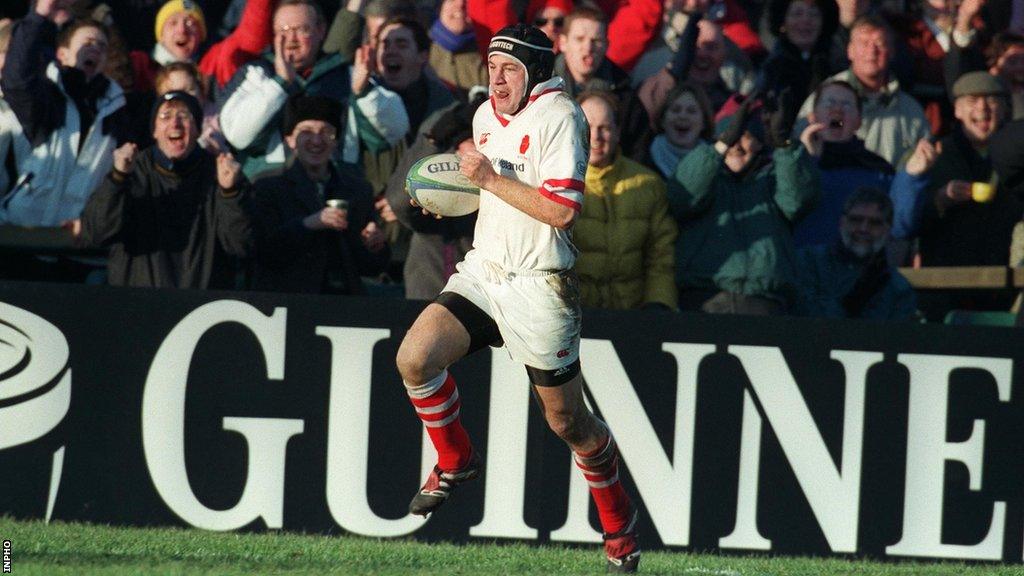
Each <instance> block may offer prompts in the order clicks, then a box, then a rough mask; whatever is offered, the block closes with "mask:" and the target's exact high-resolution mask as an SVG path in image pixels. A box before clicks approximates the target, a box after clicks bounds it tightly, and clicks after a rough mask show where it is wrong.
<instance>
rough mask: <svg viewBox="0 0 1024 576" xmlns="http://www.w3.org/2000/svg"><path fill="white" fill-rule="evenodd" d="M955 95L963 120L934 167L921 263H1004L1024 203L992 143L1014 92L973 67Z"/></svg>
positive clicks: (959, 117)
mask: <svg viewBox="0 0 1024 576" xmlns="http://www.w3.org/2000/svg"><path fill="white" fill-rule="evenodd" d="M953 96H954V98H956V100H955V101H954V113H955V115H956V119H957V123H956V125H955V126H954V127H953V131H952V133H950V135H949V136H947V137H945V138H943V139H942V141H941V143H940V144H941V149H942V152H941V153H940V154H939V157H938V159H937V160H936V161H935V165H934V166H933V167H932V169H931V171H930V172H929V177H930V179H931V184H930V186H931V188H930V189H931V190H933V191H934V192H933V194H932V195H931V196H930V198H929V199H928V201H927V202H925V203H924V206H923V210H924V211H923V214H922V216H921V229H920V236H921V263H922V264H924V265H925V266H983V265H999V266H1002V265H1005V264H1006V262H1007V260H1008V249H1009V246H1010V234H1011V231H1012V230H1013V226H1014V224H1016V223H1017V221H1018V220H1020V217H1021V212H1022V206H1021V204H1020V203H1019V202H1018V201H1017V200H1016V199H1015V198H1014V197H1013V195H1012V194H1010V193H1008V192H1007V191H1005V190H1004V187H1005V186H1004V185H1003V184H1002V183H1001V182H999V181H998V180H997V179H996V178H994V171H993V168H992V162H991V159H990V158H989V155H988V145H989V141H990V140H991V138H992V136H993V135H994V134H995V133H996V132H997V131H998V130H999V128H1000V127H1002V125H1003V124H1004V123H1005V122H1006V119H1007V117H1008V112H1009V104H1008V100H1007V97H1008V92H1007V90H1006V86H1005V85H1004V84H1003V82H1002V81H1001V80H1000V79H999V78H996V77H995V76H992V75H991V74H989V73H988V72H969V73H967V74H964V75H963V76H962V77H960V79H959V80H957V81H956V84H954V85H953ZM1017 145H1018V146H1019V145H1020V143H1019V142H1018V144H1017Z"/></svg>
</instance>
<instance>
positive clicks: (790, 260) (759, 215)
mask: <svg viewBox="0 0 1024 576" xmlns="http://www.w3.org/2000/svg"><path fill="white" fill-rule="evenodd" d="M773 160H774V161H773V162H772V163H770V164H768V165H766V166H764V167H762V168H760V169H758V170H755V171H753V172H750V173H747V174H745V175H744V176H743V177H742V178H738V177H737V176H736V175H734V174H733V173H732V172H730V171H729V170H728V169H727V168H726V167H725V165H724V164H723V162H722V156H721V155H720V154H719V153H718V152H716V151H715V149H714V148H713V147H712V146H711V145H709V144H700V145H698V146H697V147H696V148H694V149H693V151H691V152H690V153H689V154H687V155H686V157H685V158H683V160H682V161H681V162H680V163H679V165H678V166H677V167H676V174H675V178H674V179H672V180H669V183H668V200H669V208H670V209H671V210H672V213H673V215H674V216H675V217H676V220H677V221H678V222H679V231H680V233H679V240H678V242H677V243H676V283H677V284H678V285H679V287H680V289H681V290H685V289H701V290H726V291H729V292H735V293H739V294H744V295H747V296H761V297H767V298H772V299H775V300H781V301H783V302H789V301H791V299H792V297H793V286H794V278H795V275H796V271H795V265H794V262H795V259H794V258H795V257H794V253H793V240H792V227H793V225H794V224H795V223H796V222H798V221H799V220H800V219H801V218H803V216H804V215H806V214H807V213H808V212H809V211H810V210H812V209H813V208H814V205H815V204H816V203H817V201H818V197H819V195H820V193H821V192H820V188H819V183H818V169H817V168H816V167H815V165H814V162H812V161H811V158H810V156H809V155H808V154H807V152H806V151H805V150H804V148H803V146H797V147H796V148H791V149H779V150H776V151H775V152H774V156H773Z"/></svg>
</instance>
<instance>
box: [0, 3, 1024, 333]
mask: <svg viewBox="0 0 1024 576" xmlns="http://www.w3.org/2000/svg"><path fill="white" fill-rule="evenodd" d="M514 22H526V23H530V24H533V25H535V26H537V27H538V28H540V29H541V30H542V31H543V32H544V33H545V34H546V35H548V37H549V38H550V39H551V40H552V41H553V42H554V45H555V47H556V52H557V59H556V62H555V66H554V68H555V74H556V75H558V76H561V77H562V78H563V79H564V80H565V86H566V90H567V92H568V93H569V94H570V95H571V96H572V97H574V98H575V99H576V100H577V102H578V103H579V105H580V107H581V108H582V110H583V112H584V114H585V115H586V118H587V120H588V123H589V125H590V165H589V167H588V170H587V174H586V191H585V202H584V203H583V208H582V211H581V212H580V214H579V215H578V218H577V221H576V225H575V231H574V241H575V244H576V246H577V247H578V249H579V251H580V254H579V257H578V260H577V263H576V271H577V273H578V274H579V276H580V286H581V294H582V297H583V303H584V305H586V306H591V307H602V308H614V309H641V308H644V309H652V308H653V309H663V310H683V311H703V312H708V313H742V314H765V315H767V314H799V315H807V316H827V317H846V318H875V319H914V318H918V317H920V314H919V312H918V303H917V299H916V296H915V294H914V291H913V290H912V289H911V287H910V284H909V283H908V282H907V280H906V279H905V278H904V277H903V276H901V275H900V272H899V271H898V267H900V266H909V265H915V266H982V265H999V266H1020V265H1024V222H1022V220H1021V219H1022V216H1024V0H1002V1H994V0H576V1H575V2H574V1H573V0H347V2H344V3H343V2H341V1H340V0H169V1H162V0H132V1H130V2H129V1H126V0H34V1H32V2H26V1H24V0H15V1H12V2H5V3H4V7H3V8H0V225H5V226H17V227H33V228H39V227H50V228H62V229H64V230H65V232H64V233H65V234H68V235H70V236H71V237H72V238H73V239H74V244H75V246H76V247H77V248H78V249H77V250H75V251H71V252H69V253H68V254H66V255H60V256H55V255H52V254H49V255H38V254H25V253H22V252H17V253H16V252H4V254H5V255H4V256H3V259H2V260H0V279H18V280H47V281H65V282H89V283H109V284H111V285H116V286H139V287H162V288H172V287H173V288H200V289H202V288H229V289H248V290H266V291H280V292H304V293H325V294H370V295H377V296H401V295H404V296H405V297H408V298H415V299H431V298H433V297H434V296H436V295H437V293H438V291H439V290H440V288H441V287H442V286H443V285H444V283H445V280H446V278H447V277H448V276H449V275H450V274H452V273H453V271H454V269H455V264H456V263H457V262H459V261H460V260H461V258H462V257H463V256H464V255H465V254H466V252H467V251H468V250H469V249H470V247H471V246H472V241H473V229H474V223H475V215H472V214H471V215H468V216H463V217H459V218H444V219H437V218H434V217H431V216H429V215H426V214H423V213H421V212H420V210H419V209H418V208H416V207H414V206H412V205H410V203H409V199H408V196H407V195H406V193H405V190H404V175H405V174H406V172H407V171H408V169H409V168H410V167H411V166H412V165H413V164H414V163H415V162H416V161H418V160H420V159H422V158H423V157H425V156H427V155H430V154H436V153H441V152H455V153H458V152H459V151H460V150H468V149H473V147H474V136H473V130H472V119H473V116H474V114H475V113H476V111H477V109H478V108H479V107H481V106H484V107H487V106H490V104H489V102H488V88H487V60H486V46H487V43H488V41H489V40H490V37H491V36H492V35H493V34H494V33H495V32H496V31H497V30H498V29H500V28H502V27H504V26H506V25H508V24H511V23H514ZM2 249H3V247H0V250H2ZM964 305H966V306H972V305H979V306H982V307H984V306H985V305H986V304H985V303H984V302H981V303H980V304H979V303H978V302H970V301H968V302H965V301H963V300H962V299H961V300H950V301H949V302H948V306H949V307H956V306H964Z"/></svg>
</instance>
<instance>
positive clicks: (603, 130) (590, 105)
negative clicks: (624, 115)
mask: <svg viewBox="0 0 1024 576" xmlns="http://www.w3.org/2000/svg"><path fill="white" fill-rule="evenodd" d="M580 108H582V109H583V115H584V116H586V117H587V123H588V124H590V165H591V166H594V167H597V168H603V167H605V166H607V165H609V164H611V163H612V162H613V161H614V160H615V149H616V148H618V146H619V127H618V125H617V124H616V123H615V112H614V111H613V110H612V107H611V106H609V105H608V103H607V102H605V101H604V100H603V99H602V98H588V99H587V100H585V101H584V102H583V104H580Z"/></svg>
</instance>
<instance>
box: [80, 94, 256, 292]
mask: <svg viewBox="0 0 1024 576" xmlns="http://www.w3.org/2000/svg"><path fill="white" fill-rule="evenodd" d="M150 119H151V120H150V126H151V128H152V131H153V139H154V141H155V142H156V144H155V145H153V146H150V147H149V148H146V149H144V150H141V151H140V150H139V149H138V147H137V146H136V145H135V144H134V143H132V142H128V143H126V144H124V145H122V146H121V147H119V148H118V149H117V150H115V151H114V154H113V161H114V166H113V169H112V170H111V171H110V172H109V173H108V174H106V177H105V178H104V179H103V180H102V182H101V183H100V185H99V186H98V187H97V188H96V190H95V191H94V192H93V194H92V196H91V197H90V198H89V203H88V204H86V206H85V210H83V211H82V219H81V240H82V241H83V243H84V244H85V245H87V246H97V247H109V248H110V259H109V262H108V265H107V274H108V278H107V280H108V282H109V283H110V284H111V285H112V286H133V287H147V288H197V289H205V288H219V289H230V288H233V287H234V285H235V270H236V266H233V265H232V262H231V259H232V258H233V257H234V258H244V257H247V256H248V255H249V254H250V252H251V250H252V244H253V234H252V225H251V222H250V219H249V214H248V210H247V204H248V202H249V183H248V181H247V180H246V179H245V177H243V176H242V171H241V167H240V166H239V165H238V162H236V161H235V159H234V158H233V157H232V156H231V155H230V154H220V155H219V156H217V157H216V158H214V157H213V156H210V155H209V154H207V153H206V152H204V151H203V149H202V148H200V147H199V146H198V145H197V141H198V139H199V127H200V126H202V122H203V112H202V108H201V107H200V105H199V101H198V100H196V98H195V97H194V96H192V95H191V94H188V93H186V92H168V93H166V94H164V95H163V96H160V97H159V98H158V99H157V101H156V102H155V103H154V105H153V111H152V114H151V116H150Z"/></svg>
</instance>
